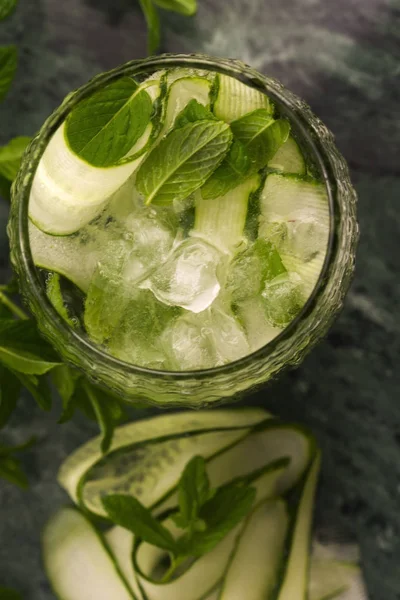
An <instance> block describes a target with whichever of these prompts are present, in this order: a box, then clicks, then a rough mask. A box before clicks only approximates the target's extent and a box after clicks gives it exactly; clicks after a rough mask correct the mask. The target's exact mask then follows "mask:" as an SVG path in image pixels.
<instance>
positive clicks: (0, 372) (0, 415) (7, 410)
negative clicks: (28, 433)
mask: <svg viewBox="0 0 400 600" xmlns="http://www.w3.org/2000/svg"><path fill="white" fill-rule="evenodd" d="M20 389H21V384H20V382H19V380H18V378H17V377H15V375H14V374H13V373H11V371H9V370H8V369H5V368H4V367H3V366H2V365H0V429H1V428H2V427H4V425H5V424H6V423H7V421H8V420H9V418H10V416H11V414H12V413H13V411H14V409H15V407H16V405H17V401H18V398H19V393H20Z"/></svg>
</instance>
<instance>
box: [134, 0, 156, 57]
mask: <svg viewBox="0 0 400 600" xmlns="http://www.w3.org/2000/svg"><path fill="white" fill-rule="evenodd" d="M139 3H140V6H141V8H142V11H143V14H144V18H145V19H146V23H147V31H148V33H147V54H154V53H155V52H156V50H158V48H159V46H160V40H161V31H160V18H159V16H158V12H157V10H156V8H155V6H154V4H153V0H139Z"/></svg>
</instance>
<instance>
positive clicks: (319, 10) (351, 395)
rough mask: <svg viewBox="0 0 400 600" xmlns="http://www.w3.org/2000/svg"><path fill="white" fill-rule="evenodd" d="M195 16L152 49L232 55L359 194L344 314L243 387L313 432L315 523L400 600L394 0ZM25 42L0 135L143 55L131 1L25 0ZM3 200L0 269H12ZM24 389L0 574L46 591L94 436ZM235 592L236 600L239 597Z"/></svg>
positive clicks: (9, 30) (293, 0)
mask: <svg viewBox="0 0 400 600" xmlns="http://www.w3.org/2000/svg"><path fill="white" fill-rule="evenodd" d="M199 4H200V10H199V13H198V15H197V17H196V18H194V19H192V20H188V19H186V18H184V17H178V16H174V15H170V14H167V13H163V22H164V41H163V48H162V49H163V50H164V51H169V52H178V51H179V52H193V51H202V52H206V53H209V54H214V55H220V56H229V57H236V58H240V59H242V60H244V61H245V62H248V63H249V64H251V65H253V66H254V67H256V68H258V69H259V70H261V71H263V72H265V73H266V74H269V75H273V76H275V77H277V78H278V79H280V80H281V81H282V82H283V83H285V84H286V85H287V86H289V87H290V88H292V89H293V90H294V91H295V92H296V93H298V94H299V95H300V96H302V97H304V98H305V99H306V100H307V102H308V103H309V104H310V105H311V106H312V108H313V109H314V111H315V112H316V113H317V114H318V116H320V117H321V118H322V120H323V121H325V123H326V124H327V125H328V126H329V127H330V128H331V129H332V130H333V132H334V133H335V135H336V139H337V144H338V146H339V148H340V149H341V151H342V152H343V154H344V155H345V157H346V158H347V160H348V162H349V164H350V167H351V170H352V177H353V181H354V183H355V186H356V188H357V191H358V194H359V220H360V225H361V242H360V246H359V253H358V265H357V271H356V276H355V279H354V283H353V286H352V289H351V291H350V293H349V295H348V298H347V302H346V306H345V309H344V311H343V313H342V315H341V316H340V318H339V319H338V321H337V322H336V324H335V326H334V327H333V328H332V330H331V333H330V334H329V336H328V337H327V339H326V340H325V341H324V342H323V343H321V344H320V345H319V346H318V347H317V348H316V349H315V350H314V351H313V352H312V353H311V355H310V356H309V357H308V358H307V359H306V361H305V362H304V364H303V365H302V366H301V367H300V368H299V369H297V370H296V371H292V372H290V373H287V374H286V375H285V376H284V377H283V378H282V379H280V380H279V381H278V382H276V383H274V384H272V385H270V386H269V387H267V388H266V389H265V390H263V391H261V392H258V393H257V394H256V395H254V396H253V397H251V398H250V399H249V400H248V401H249V402H257V403H260V404H262V405H264V406H266V407H269V408H270V409H271V410H273V411H274V412H276V413H277V414H279V415H281V416H283V417H284V418H287V419H291V420H297V421H301V422H304V423H306V424H308V425H309V426H311V427H312V429H313V430H314V431H315V433H316V435H317V437H318V439H319V441H320V443H321V445H322V447H323V451H324V463H323V475H322V485H321V490H320V495H319V503H318V515H317V521H318V524H319V526H320V527H322V528H324V529H328V530H329V529H330V528H332V527H334V528H339V529H340V530H341V531H342V534H344V535H345V537H348V538H349V539H354V538H356V539H358V540H359V542H360V546H361V553H362V562H363V567H364V572H365V577H366V581H367V584H368V589H369V592H370V597H371V599H372V600H399V599H400V393H399V392H400V369H399V366H398V362H399V358H400V335H399V334H400V278H399V275H400V252H399V249H400V163H399V148H400V119H399V116H398V111H399V101H400V1H399V0H335V1H333V0H284V1H282V0H230V1H229V2H223V1H222V0H199ZM0 25H1V26H0V42H1V43H7V42H16V43H17V44H18V45H19V47H20V66H19V72H18V79H17V80H16V82H15V85H14V86H13V89H12V91H11V93H10V94H9V96H8V98H7V101H6V102H5V103H4V104H3V105H1V107H0V142H6V141H7V139H9V138H10V137H12V136H14V135H17V134H18V135H21V134H32V133H33V132H35V131H36V130H37V129H38V128H39V127H40V125H41V123H42V122H43V120H44V118H45V117H46V116H47V115H48V114H49V113H50V112H51V111H52V109H54V108H55V107H56V106H57V105H58V104H59V102H60V101H61V100H62V98H63V97H64V96H65V94H66V93H67V92H69V91H70V90H71V89H73V88H75V87H77V86H79V85H80V84H82V83H84V82H85V81H87V79H89V78H90V77H91V76H92V75H94V74H95V73H97V72H99V71H103V70H105V69H108V68H111V67H113V66H115V65H117V64H119V63H122V62H125V61H126V60H129V59H132V58H138V57H141V56H144V54H145V51H146V49H145V47H146V43H145V37H146V35H145V26H144V21H143V18H142V15H141V13H140V11H139V8H138V6H137V4H136V2H135V0H70V1H69V2H61V1H60V0H20V2H19V7H18V10H17V12H16V13H15V15H14V16H13V17H12V19H11V20H10V21H8V22H5V23H3V24H0ZM7 212H8V207H7V205H6V203H5V202H3V201H2V200H1V199H0V278H1V279H4V278H5V277H6V274H7V272H8V270H9V267H8V264H7V241H6V236H5V224H6V220H7ZM57 415H58V412H57V407H55V409H54V411H53V413H51V414H43V413H40V412H39V411H38V410H37V409H36V408H35V406H34V405H33V401H32V400H31V399H30V398H29V397H28V396H26V397H24V398H23V399H22V400H21V402H20V405H19V408H18V411H17V412H16V414H15V415H14V417H13V419H12V422H11V424H10V426H8V427H7V429H6V430H4V431H3V432H1V438H2V440H5V441H9V442H18V441H21V440H23V439H25V438H26V437H27V436H29V435H31V434H32V433H35V434H36V435H38V436H39V437H40V438H41V443H40V444H39V445H38V446H37V447H36V448H33V449H31V450H30V451H29V452H27V453H26V454H25V456H24V459H23V460H24V464H25V467H26V470H27V471H28V473H29V476H30V481H31V489H30V491H28V492H21V491H19V490H18V489H17V488H14V487H13V486H11V485H8V484H6V483H4V482H0V583H2V584H7V585H10V586H14V587H17V588H19V589H20V590H21V591H22V592H23V594H24V598H25V599H26V600H51V599H52V598H53V595H52V593H51V591H50V589H49V587H48V584H47V582H46V579H45V576H44V573H43V569H42V566H41V559H40V530H41V527H42V526H43V524H44V523H45V521H46V519H47V518H48V516H49V515H50V513H51V512H52V511H54V510H55V509H56V507H57V506H59V505H60V504H61V503H62V502H64V501H65V496H64V494H63V492H62V491H61V490H60V489H59V488H58V486H57V484H56V482H55V474H56V471H57V468H58V465H59V464H60V462H61V461H62V460H63V458H64V457H65V456H66V455H67V454H68V453H69V452H70V451H71V450H72V449H74V448H75V447H76V446H77V445H78V444H79V443H81V442H82V441H84V440H86V439H87V438H88V437H89V436H90V435H92V434H93V433H94V431H95V427H94V426H93V425H92V424H90V423H88V422H86V421H85V420H83V419H79V418H78V419H76V420H75V421H73V422H72V423H69V424H67V425H64V426H62V427H60V426H56V421H57ZM244 600H245V599H244Z"/></svg>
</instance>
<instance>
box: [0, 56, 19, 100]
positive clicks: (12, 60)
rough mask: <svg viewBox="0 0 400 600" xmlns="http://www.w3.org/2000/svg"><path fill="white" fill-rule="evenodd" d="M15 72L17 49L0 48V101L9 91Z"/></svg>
mask: <svg viewBox="0 0 400 600" xmlns="http://www.w3.org/2000/svg"><path fill="white" fill-rule="evenodd" d="M16 70H17V49H16V47H15V46H2V47H0V101H1V100H3V98H4V96H5V95H6V94H7V92H8V90H9V89H10V86H11V83H12V81H13V79H14V76H15V72H16Z"/></svg>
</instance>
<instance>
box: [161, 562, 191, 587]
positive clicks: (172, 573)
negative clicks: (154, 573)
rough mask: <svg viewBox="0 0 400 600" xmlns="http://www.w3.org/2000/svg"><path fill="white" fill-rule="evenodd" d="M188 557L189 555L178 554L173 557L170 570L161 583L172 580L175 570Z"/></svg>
mask: <svg viewBox="0 0 400 600" xmlns="http://www.w3.org/2000/svg"><path fill="white" fill-rule="evenodd" d="M186 559H187V556H178V557H176V558H173V559H172V562H171V566H170V568H169V569H168V571H167V572H166V573H165V575H164V576H163V578H162V579H161V582H160V583H168V582H169V581H171V579H172V577H173V575H174V573H175V571H176V570H177V568H178V567H179V566H180V565H181V564H182V563H183V562H184V561H185V560H186Z"/></svg>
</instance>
